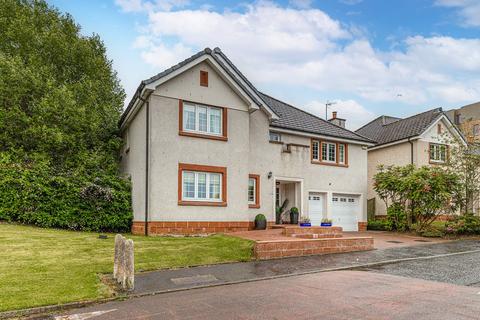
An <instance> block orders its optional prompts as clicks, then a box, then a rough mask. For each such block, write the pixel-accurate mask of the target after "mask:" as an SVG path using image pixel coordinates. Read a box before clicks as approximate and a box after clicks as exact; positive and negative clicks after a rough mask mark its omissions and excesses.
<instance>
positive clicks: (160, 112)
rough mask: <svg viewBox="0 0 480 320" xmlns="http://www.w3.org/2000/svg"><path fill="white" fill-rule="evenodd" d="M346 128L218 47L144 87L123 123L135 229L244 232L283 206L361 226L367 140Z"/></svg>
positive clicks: (314, 218) (315, 220)
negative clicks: (294, 101)
mask: <svg viewBox="0 0 480 320" xmlns="http://www.w3.org/2000/svg"><path fill="white" fill-rule="evenodd" d="M342 125H344V121H343V120H342V119H338V118H336V117H334V119H331V121H325V120H323V119H320V118H318V117H316V116H314V115H311V114H309V113H307V112H305V111H302V110H300V109H297V108H295V107H294V106H291V105H289V104H287V103H285V102H282V101H280V100H278V99H275V98H273V97H270V96H268V95H266V94H263V93H261V92H259V91H258V90H257V89H256V88H255V87H254V86H253V85H252V84H251V83H250V81H248V79H247V78H246V77H245V76H244V75H242V73H240V71H239V70H238V69H237V68H236V67H235V65H233V63H232V62H231V61H230V60H229V59H228V58H227V57H226V56H225V54H224V53H223V52H222V51H221V50H220V49H218V48H215V49H214V50H211V49H208V48H207V49H205V50H203V51H201V52H199V53H197V54H195V55H194V56H192V57H190V58H188V59H187V60H185V61H183V62H181V63H179V64H178V65H176V66H174V67H172V68H170V69H168V70H165V71H163V72H161V73H159V74H158V75H156V76H154V77H152V78H150V79H147V80H144V81H142V82H141V84H140V86H139V87H138V89H137V91H136V93H135V95H134V97H133V98H132V100H131V102H130V103H129V105H128V107H127V109H126V110H125V112H124V114H123V116H122V118H121V122H120V127H121V132H122V135H123V138H124V141H125V144H124V147H123V149H122V154H121V157H122V160H121V162H122V169H123V171H124V172H125V173H126V174H128V175H130V177H131V180H132V188H133V190H132V203H133V210H134V223H133V228H132V232H134V233H137V234H139V233H144V232H145V231H147V232H148V233H150V234H165V233H186V234H188V233H205V232H207V233H208V232H222V231H233V230H247V229H249V228H251V227H252V226H253V221H254V217H255V216H256V215H257V214H259V213H262V214H264V215H265V216H266V217H267V220H268V222H269V223H270V224H273V223H274V222H275V208H276V206H279V205H281V204H282V203H283V201H284V200H286V199H288V208H290V207H293V206H295V207H297V208H298V209H299V211H300V214H301V215H303V216H309V217H310V219H311V221H312V224H313V225H320V221H321V219H322V218H330V219H332V220H333V224H334V225H338V226H342V227H343V228H344V230H358V229H364V228H365V227H366V220H367V219H366V199H367V198H366V197H367V147H368V146H373V143H372V141H371V140H370V139H369V138H366V137H364V136H362V135H360V134H357V133H354V132H352V131H349V130H347V129H345V128H344V127H342Z"/></svg>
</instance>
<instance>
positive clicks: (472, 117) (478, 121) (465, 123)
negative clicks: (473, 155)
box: [446, 102, 480, 143]
mask: <svg viewBox="0 0 480 320" xmlns="http://www.w3.org/2000/svg"><path fill="white" fill-rule="evenodd" d="M446 114H447V116H448V118H449V119H450V121H452V122H453V123H454V124H455V125H456V126H457V127H458V128H460V130H461V131H462V133H463V135H464V136H465V138H466V139H467V141H468V143H480V102H477V103H472V104H469V105H466V106H463V107H461V108H458V109H452V110H448V111H447V112H446Z"/></svg>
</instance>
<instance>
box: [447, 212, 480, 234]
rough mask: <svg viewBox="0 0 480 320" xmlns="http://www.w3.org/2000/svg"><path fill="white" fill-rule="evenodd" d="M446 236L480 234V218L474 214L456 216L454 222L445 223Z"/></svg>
mask: <svg viewBox="0 0 480 320" xmlns="http://www.w3.org/2000/svg"><path fill="white" fill-rule="evenodd" d="M445 233H446V234H457V235H462V234H465V235H474V234H477V235H478V234H480V217H479V216H475V215H473V214H472V213H467V214H464V215H461V216H455V217H454V218H453V220H451V221H447V222H446V223H445Z"/></svg>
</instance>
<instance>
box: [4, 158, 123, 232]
mask: <svg viewBox="0 0 480 320" xmlns="http://www.w3.org/2000/svg"><path fill="white" fill-rule="evenodd" d="M0 203H1V205H0V220H6V221H14V222H20V223H25V224H33V225H36V226H39V227H48V228H62V229H71V230H86V231H110V232H125V231H129V230H130V227H131V223H132V209H131V205H130V183H129V181H126V180H124V179H121V178H119V177H117V176H116V175H111V174H108V173H106V172H103V171H102V170H98V171H97V172H95V175H88V174H85V172H75V171H69V172H62V173H58V172H56V171H55V170H54V169H53V167H52V165H51V163H50V162H49V161H48V160H44V159H41V158H40V159H29V160H28V161H23V162H21V161H20V160H18V159H17V160H15V161H14V160H12V159H11V157H9V156H6V155H5V154H2V153H0Z"/></svg>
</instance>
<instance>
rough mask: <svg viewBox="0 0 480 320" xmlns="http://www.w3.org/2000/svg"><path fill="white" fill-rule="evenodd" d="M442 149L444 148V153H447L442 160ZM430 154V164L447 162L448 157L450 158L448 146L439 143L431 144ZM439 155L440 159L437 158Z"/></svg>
mask: <svg viewBox="0 0 480 320" xmlns="http://www.w3.org/2000/svg"><path fill="white" fill-rule="evenodd" d="M432 147H433V157H432ZM442 147H443V148H444V149H443V151H444V152H445V154H444V156H443V159H442V149H441V148H442ZM428 152H429V154H430V162H435V163H445V162H447V157H448V148H447V145H445V144H439V143H430V146H429V148H428ZM437 155H438V158H437Z"/></svg>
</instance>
